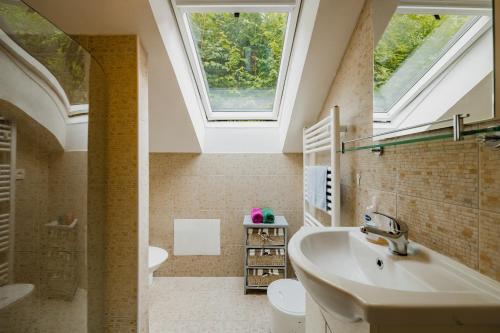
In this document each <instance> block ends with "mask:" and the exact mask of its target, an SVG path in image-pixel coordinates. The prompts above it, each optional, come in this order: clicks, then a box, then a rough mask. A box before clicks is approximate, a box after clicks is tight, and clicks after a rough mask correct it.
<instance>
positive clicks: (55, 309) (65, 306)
mask: <svg viewBox="0 0 500 333" xmlns="http://www.w3.org/2000/svg"><path fill="white" fill-rule="evenodd" d="M35 304H37V306H39V311H40V312H39V313H40V318H38V319H37V320H35V321H33V324H32V326H31V328H30V330H29V333H68V332H71V333H84V332H87V291H86V290H84V289H77V291H76V294H75V297H74V298H73V300H72V301H71V302H68V301H63V300H57V299H45V298H41V299H37V300H36V303H35Z"/></svg>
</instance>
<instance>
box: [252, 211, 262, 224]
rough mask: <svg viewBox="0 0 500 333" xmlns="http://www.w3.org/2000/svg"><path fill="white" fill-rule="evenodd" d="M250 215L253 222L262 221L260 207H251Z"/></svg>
mask: <svg viewBox="0 0 500 333" xmlns="http://www.w3.org/2000/svg"><path fill="white" fill-rule="evenodd" d="M250 216H251V217H252V222H253V223H262V221H263V220H264V215H263V214H262V209H260V208H252V212H251V213H250Z"/></svg>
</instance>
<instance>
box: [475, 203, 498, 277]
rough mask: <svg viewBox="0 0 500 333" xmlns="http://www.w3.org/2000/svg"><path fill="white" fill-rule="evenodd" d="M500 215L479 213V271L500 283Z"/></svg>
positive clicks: (485, 212)
mask: <svg viewBox="0 0 500 333" xmlns="http://www.w3.org/2000/svg"><path fill="white" fill-rule="evenodd" d="M499 239H500V214H498V213H493V212H488V211H484V210H481V211H479V271H480V272H481V273H483V274H486V275H488V276H489V277H491V278H493V279H496V280H499V281H500V261H499V260H498V258H499V257H500V242H499V241H498V240H499Z"/></svg>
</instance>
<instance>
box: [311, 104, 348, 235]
mask: <svg viewBox="0 0 500 333" xmlns="http://www.w3.org/2000/svg"><path fill="white" fill-rule="evenodd" d="M339 122H340V115H339V107H338V106H335V107H334V108H332V109H330V114H329V115H328V116H327V117H325V118H323V119H322V120H320V121H319V122H317V123H316V124H314V125H312V126H311V127H308V128H304V132H303V158H304V225H306V226H324V225H325V224H323V223H321V221H320V220H319V219H318V218H317V217H316V208H314V207H313V206H312V205H310V204H309V202H308V201H307V177H306V175H307V168H308V167H309V166H313V165H317V163H318V159H319V157H320V156H319V154H322V155H321V157H325V156H328V161H325V160H323V161H321V162H322V163H321V164H327V163H328V165H329V168H328V175H327V188H326V189H325V190H326V191H327V210H326V213H327V214H329V215H330V217H331V222H330V225H331V226H340V154H341V152H340V149H341V142H340V132H341V127H340V124H339Z"/></svg>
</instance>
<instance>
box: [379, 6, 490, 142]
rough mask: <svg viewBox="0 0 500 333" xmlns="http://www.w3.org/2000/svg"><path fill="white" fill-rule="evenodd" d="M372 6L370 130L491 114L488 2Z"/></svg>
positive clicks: (431, 126)
mask: <svg viewBox="0 0 500 333" xmlns="http://www.w3.org/2000/svg"><path fill="white" fill-rule="evenodd" d="M373 10H374V12H373V19H374V43H375V48H374V55H373V60H374V70H373V134H374V135H377V134H382V133H385V132H391V131H396V130H401V129H404V128H409V127H415V126H419V125H422V124H426V125H424V126H420V127H416V128H412V129H408V130H403V131H400V132H396V133H390V134H387V135H383V138H390V137H395V136H401V135H408V134H413V133H418V132H423V131H428V130H432V129H437V128H442V127H447V126H450V125H451V124H452V122H451V121H445V120H446V119H451V118H453V115H455V114H464V115H465V114H469V116H468V117H467V118H465V119H464V123H465V124H470V123H476V122H479V121H484V120H488V119H491V118H493V117H494V72H493V68H494V54H493V48H494V45H493V43H494V42H493V10H492V0H487V1H483V0H465V1H453V2H452V1H440V0H433V1H428V0H427V1H407V0H400V1H394V0H390V1H386V0H377V1H374V6H373ZM439 121H441V122H439ZM433 122H439V123H437V124H428V123H433Z"/></svg>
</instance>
